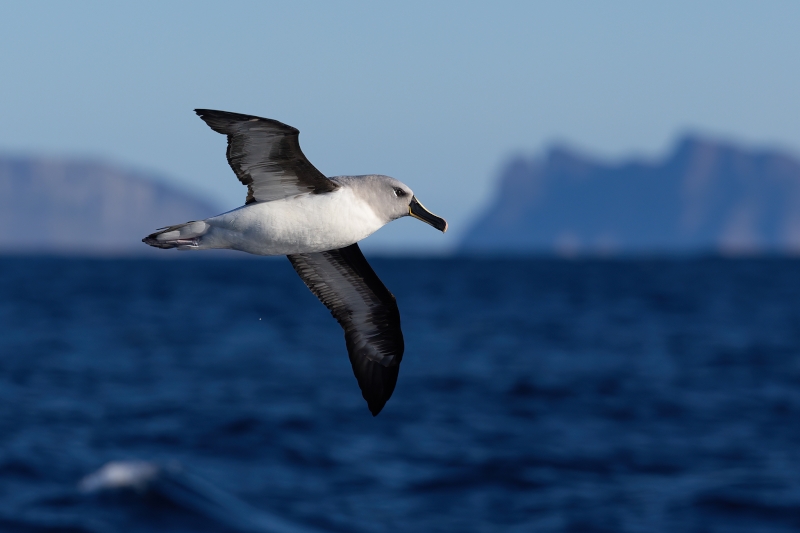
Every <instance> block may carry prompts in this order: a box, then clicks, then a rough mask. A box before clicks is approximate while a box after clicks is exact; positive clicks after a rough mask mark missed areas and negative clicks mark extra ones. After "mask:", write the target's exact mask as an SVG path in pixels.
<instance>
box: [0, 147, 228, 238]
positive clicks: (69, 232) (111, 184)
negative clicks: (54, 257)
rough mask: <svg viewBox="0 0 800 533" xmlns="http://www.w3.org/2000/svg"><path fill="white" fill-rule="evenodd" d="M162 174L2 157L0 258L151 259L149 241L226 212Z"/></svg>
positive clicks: (65, 161) (87, 163)
mask: <svg viewBox="0 0 800 533" xmlns="http://www.w3.org/2000/svg"><path fill="white" fill-rule="evenodd" d="M219 211H220V210H219V208H218V207H216V206H214V205H213V204H212V203H211V202H209V201H207V200H205V199H203V198H200V197H197V196H193V195H191V194H187V193H184V192H182V191H180V190H178V189H177V188H174V187H170V186H169V185H166V184H164V183H163V180H161V179H160V178H159V177H158V176H154V175H150V174H146V173H141V172H136V171H131V170H127V169H123V168H120V167H116V166H113V165H110V164H106V163H101V162H97V161H88V160H69V159H49V158H38V157H11V156H0V252H64V253H87V252H88V253H112V254H113V253H148V252H149V251H151V249H150V247H148V246H146V245H144V244H143V243H142V242H141V240H142V237H144V236H145V235H147V234H149V233H151V232H152V231H153V230H155V229H156V228H159V227H162V226H166V225H169V224H176V223H180V222H186V221H188V220H195V219H197V218H206V217H208V216H211V215H215V214H217V213H219Z"/></svg>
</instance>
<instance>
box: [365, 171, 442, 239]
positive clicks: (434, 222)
mask: <svg viewBox="0 0 800 533" xmlns="http://www.w3.org/2000/svg"><path fill="white" fill-rule="evenodd" d="M369 178H371V182H372V183H371V185H372V186H371V187H370V189H371V191H370V193H371V195H372V197H373V203H372V205H375V206H380V207H379V209H380V211H381V214H382V215H383V216H385V217H386V219H387V222H388V221H390V220H395V219H398V218H401V217H405V216H412V217H414V218H416V219H418V220H421V221H423V222H425V223H426V224H430V225H431V226H433V227H434V228H436V229H438V230H439V231H441V232H442V233H444V232H445V231H447V221H446V220H445V219H443V218H442V217H439V216H436V215H434V214H433V213H431V212H430V211H428V210H427V209H426V208H425V206H423V205H422V204H421V203H420V202H419V200H417V197H416V196H414V191H412V190H411V188H410V187H409V186H408V185H406V184H405V183H403V182H402V181H400V180H396V179H394V178H391V177H389V176H380V175H377V176H369Z"/></svg>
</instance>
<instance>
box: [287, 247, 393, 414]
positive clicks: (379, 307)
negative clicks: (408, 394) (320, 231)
mask: <svg viewBox="0 0 800 533" xmlns="http://www.w3.org/2000/svg"><path fill="white" fill-rule="evenodd" d="M288 257H289V261H291V262H292V266H293V267H294V269H295V270H296V271H297V273H298V274H299V275H300V277H301V278H302V279H303V282H305V284H306V285H307V286H308V288H309V289H311V292H313V293H314V294H315V295H316V296H317V298H319V299H320V301H322V303H324V304H325V307H327V308H328V309H329V310H330V312H331V314H332V315H333V317H334V318H335V319H336V320H337V321H338V322H339V324H340V325H341V326H342V328H344V338H345V341H346V342H347V352H348V353H349V355H350V363H351V364H352V365H353V372H354V373H355V375H356V379H357V380H358V386H359V387H361V395H362V396H364V399H365V400H367V405H368V406H369V410H370V411H371V412H372V416H375V415H377V414H378V413H380V411H381V409H383V406H384V405H385V404H386V401H387V400H388V399H389V397H390V396H391V395H392V392H393V391H394V386H395V384H396V383H397V373H398V371H399V369H400V360H401V359H402V358H403V332H402V331H400V311H399V310H398V309H397V302H396V301H395V298H394V295H393V294H392V293H391V292H389V290H388V289H387V288H386V286H385V285H384V284H383V283H382V282H381V280H380V279H378V276H377V275H376V274H375V271H374V270H372V268H371V267H370V266H369V263H367V260H366V259H365V258H364V255H363V254H362V253H361V250H360V249H359V248H358V244H351V245H350V246H348V247H346V248H340V249H338V250H329V251H327V252H318V253H313V254H293V255H290V256H288Z"/></svg>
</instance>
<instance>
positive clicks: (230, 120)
mask: <svg viewBox="0 0 800 533" xmlns="http://www.w3.org/2000/svg"><path fill="white" fill-rule="evenodd" d="M194 112H195V113H197V116H198V117H200V118H201V119H203V121H204V122H205V123H206V124H208V125H209V127H210V128H211V129H212V130H214V131H216V132H217V133H224V134H227V135H230V134H231V133H234V131H235V129H236V128H234V127H233V126H235V125H238V124H241V123H242V122H260V123H262V124H267V125H269V126H271V127H273V128H275V129H277V130H279V131H280V132H281V133H283V134H285V135H291V134H295V133H300V130H298V129H297V128H293V127H292V126H289V125H288V124H284V123H283V122H279V121H277V120H273V119H271V118H263V117H257V116H255V115H244V114H242V113H231V112H230V111H219V110H216V109H195V110H194Z"/></svg>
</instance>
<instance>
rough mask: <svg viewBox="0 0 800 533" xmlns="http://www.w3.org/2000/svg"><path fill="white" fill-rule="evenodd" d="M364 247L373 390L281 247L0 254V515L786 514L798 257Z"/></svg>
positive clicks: (484, 524) (360, 528)
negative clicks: (375, 282) (385, 371)
mask: <svg viewBox="0 0 800 533" xmlns="http://www.w3.org/2000/svg"><path fill="white" fill-rule="evenodd" d="M371 262H372V264H373V266H374V268H375V270H376V271H377V272H378V274H379V275H380V276H381V278H382V279H383V280H384V282H385V283H386V285H387V286H388V287H389V288H390V289H391V290H392V291H393V292H394V293H395V295H396V296H397V299H398V303H399V305H400V310H401V313H402V320H403V330H404V333H405V340H406V354H405V358H404V359H403V363H402V366H401V371H400V379H399V381H398V385H397V389H396V391H395V393H394V396H393V397H392V399H391V400H390V401H389V403H388V404H387V406H386V408H385V409H384V410H383V412H382V413H381V414H380V415H379V416H378V417H377V418H373V417H372V416H371V415H370V413H369V411H368V410H367V407H366V404H365V402H364V401H363V400H362V398H361V395H360V392H359V390H358V386H357V384H356V381H355V378H354V377H353V376H352V373H351V370H350V365H349V361H348V359H347V354H346V351H345V346H344V340H343V336H342V333H341V330H340V329H339V326H338V325H337V324H336V322H335V321H334V320H333V319H332V318H331V317H330V315H329V313H328V311H327V310H326V309H325V308H324V307H323V306H322V305H321V304H320V303H319V302H318V301H317V300H316V298H314V296H313V295H311V293H310V292H309V291H308V290H307V289H306V288H305V286H304V285H303V284H302V282H301V281H300V279H299V278H298V277H297V276H296V275H295V273H294V271H293V270H292V268H291V266H290V265H289V263H288V261H286V260H283V259H281V260H227V259H213V260H162V261H151V260H89V259H54V258H2V259H0V402H2V411H1V412H2V416H1V417H0V531H3V532H5V531H10V532H45V531H48V532H49V531H72V532H115V531H119V532H145V531H148V532H149V531H175V532H189V531H192V532H212V531H262V532H263V531H297V532H300V531H342V532H345V531H347V532H349V531H352V532H497V531H502V532H529V531H537V532H573V531H575V532H583V531H586V532H590V531H608V532H628V531H631V532H633V531H642V532H676V531H681V532H683V531H686V532H762V531H763V532H784V531H800V261H796V260H785V259H762V260H724V259H713V258H707V259H702V258H697V259H675V260H667V259H664V260H591V261H590V260H587V261H559V260H535V259H531V260H488V259H487V260H465V259H425V260H423V259H419V260H413V259H391V260H388V259H384V260H382V259H380V258H377V259H371ZM109 462H116V463H112V464H116V465H117V466H118V467H119V468H123V469H125V468H127V469H129V470H130V471H137V472H140V473H141V472H145V473H146V475H144V476H143V477H142V478H141V479H140V480H139V482H138V483H134V485H135V486H132V487H128V488H119V489H112V488H109V486H110V484H112V483H110V482H109V483H106V484H105V485H103V483H99V482H97V483H95V482H96V481H97V480H98V479H100V480H102V479H103V476H102V474H96V475H95V476H94V477H89V478H87V477H86V476H88V475H90V474H92V472H97V471H98V469H101V468H103V466H104V465H107V464H108V463H109ZM106 468H107V469H108V468H110V467H106ZM102 472H106V473H108V470H105V471H102ZM109 479H111V478H109ZM82 480H83V481H82ZM93 480H94V481H93Z"/></svg>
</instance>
